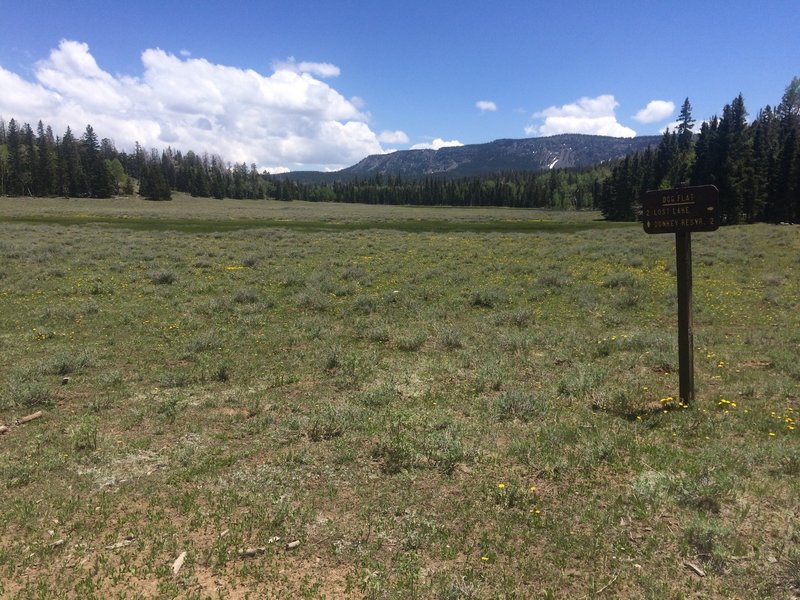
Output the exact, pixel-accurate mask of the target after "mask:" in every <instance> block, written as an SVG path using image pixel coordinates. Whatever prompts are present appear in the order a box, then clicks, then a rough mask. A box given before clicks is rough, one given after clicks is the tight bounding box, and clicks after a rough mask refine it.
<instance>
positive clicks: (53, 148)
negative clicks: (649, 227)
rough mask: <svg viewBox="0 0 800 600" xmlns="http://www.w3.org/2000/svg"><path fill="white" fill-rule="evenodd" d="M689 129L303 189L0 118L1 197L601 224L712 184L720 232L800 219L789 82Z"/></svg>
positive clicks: (682, 119)
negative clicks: (753, 108) (461, 214)
mask: <svg viewBox="0 0 800 600" xmlns="http://www.w3.org/2000/svg"><path fill="white" fill-rule="evenodd" d="M694 127H695V120H694V118H693V117H692V107H691V103H690V102H689V99H688V98H687V99H686V100H685V101H684V103H683V105H682V107H681V111H680V116H679V119H678V124H677V127H676V128H675V130H674V131H669V130H667V131H666V132H665V133H664V134H663V136H662V138H661V141H660V143H659V145H658V146H657V147H655V148H649V149H647V150H645V151H644V152H639V153H636V154H634V155H631V156H628V157H626V158H624V159H621V160H618V161H613V162H611V163H607V164H603V165H598V166H595V167H592V168H584V169H552V170H549V171H545V172H539V173H535V172H528V171H512V172H502V173H495V174H492V175H484V176H475V177H464V178H460V179H452V178H450V179H448V178H444V177H425V178H418V179H412V178H401V177H400V176H398V175H384V174H376V175H374V176H372V177H368V178H363V179H358V180H352V181H335V182H331V183H323V184H304V183H300V182H297V181H293V180H291V179H290V178H289V177H290V176H288V177H275V178H273V177H271V176H270V175H269V174H268V173H266V172H262V173H259V172H258V171H257V169H256V165H254V164H251V165H249V166H248V165H247V164H246V163H242V164H230V163H226V162H225V161H224V160H223V159H222V157H220V156H218V155H209V154H208V153H203V154H196V153H195V152H193V151H191V150H190V151H188V152H186V153H185V154H184V153H182V152H180V151H175V150H173V149H172V148H167V149H166V150H162V151H160V152H159V151H157V150H155V149H151V150H149V151H147V150H145V149H144V148H142V147H141V145H140V144H139V143H138V142H137V143H136V144H135V146H134V149H133V152H131V153H127V152H124V151H123V152H120V151H118V150H117V149H116V148H115V146H114V143H113V142H112V141H111V140H109V139H108V138H103V139H100V140H98V136H97V134H96V133H95V132H94V129H93V128H92V126H91V125H87V126H86V130H85V131H84V133H83V135H81V136H80V137H75V135H74V134H73V133H72V131H71V129H70V128H69V127H67V129H66V131H65V132H64V134H63V135H61V136H55V135H54V134H53V131H52V129H51V127H50V126H44V125H43V124H42V122H41V121H39V123H38V125H37V128H36V132H35V133H34V131H33V128H32V127H31V126H30V125H29V124H27V123H24V124H22V125H19V124H18V123H17V122H16V121H15V120H14V119H11V120H10V121H9V122H8V124H6V123H5V121H4V120H3V119H2V118H0V194H2V195H11V196H79V197H80V196H87V197H94V198H107V197H111V196H114V195H116V194H119V193H124V194H133V193H134V191H136V190H138V193H139V194H140V195H141V196H142V197H145V198H149V199H154V200H167V199H169V198H171V194H172V192H173V191H178V192H184V193H188V194H191V195H192V196H198V197H213V198H220V199H221V198H241V199H264V198H275V199H278V200H307V201H312V202H358V203H366V204H412V205H451V206H507V207H537V208H554V209H584V208H589V209H596V208H599V209H600V210H601V211H602V213H603V215H604V216H605V218H607V219H612V220H635V219H637V218H638V212H639V210H640V198H641V197H642V195H643V194H644V192H645V191H647V190H652V189H664V188H672V187H678V186H680V185H703V184H714V185H716V186H717V187H718V188H719V191H720V209H721V213H722V218H723V221H724V222H725V223H740V222H753V221H771V222H781V221H791V222H798V221H800V79H798V78H796V77H795V78H794V79H793V80H792V82H791V83H790V84H789V86H787V88H786V91H785V93H784V95H783V98H782V100H781V102H780V104H778V106H777V107H775V108H774V109H773V108H771V107H770V106H767V107H766V108H764V109H762V110H760V111H759V113H758V115H757V117H756V119H755V120H754V121H753V122H752V123H748V121H747V111H746V109H745V106H744V100H743V98H742V96H741V94H740V95H739V96H737V97H736V98H735V99H734V100H733V101H732V102H731V103H730V104H727V105H726V106H725V107H724V108H723V111H722V116H721V117H717V116H715V117H713V118H712V119H711V120H709V121H707V122H703V123H702V125H701V126H700V131H699V132H695V130H694ZM136 184H138V186H137V185H136Z"/></svg>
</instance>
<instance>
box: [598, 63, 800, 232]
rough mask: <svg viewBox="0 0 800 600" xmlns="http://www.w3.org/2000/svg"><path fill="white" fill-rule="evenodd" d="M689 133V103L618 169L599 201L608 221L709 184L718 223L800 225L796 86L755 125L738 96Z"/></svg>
mask: <svg viewBox="0 0 800 600" xmlns="http://www.w3.org/2000/svg"><path fill="white" fill-rule="evenodd" d="M694 125H695V120H694V119H693V118H692V114H691V103H690V102H689V99H688V98H687V99H686V100H685V101H684V103H683V106H682V107H681V112H680V116H679V118H678V124H677V127H676V128H675V130H674V131H669V130H667V131H666V132H665V133H664V134H663V136H662V138H661V142H660V143H659V145H658V147H657V148H655V149H653V150H651V149H648V150H646V151H644V152H641V153H636V154H634V155H633V156H628V157H626V158H625V159H623V160H621V161H618V162H617V163H616V164H615V166H614V167H613V168H612V169H611V171H610V175H609V177H608V178H606V179H605V180H604V182H603V185H602V188H601V191H600V194H599V197H598V204H599V208H600V210H601V211H602V213H603V215H604V216H605V217H606V218H607V219H612V220H635V219H637V217H638V212H639V209H640V198H641V197H642V195H643V193H644V192H645V191H647V190H654V189H668V188H674V187H679V186H681V185H705V184H713V185H715V186H717V188H718V189H719V198H720V212H721V217H722V221H723V223H728V224H734V223H752V222H755V221H767V222H773V223H778V222H800V79H798V78H797V77H795V78H794V79H793V80H792V82H791V83H790V84H789V85H788V86H787V87H786V90H785V92H784V94H783V98H782V99H781V102H780V104H778V106H777V107H775V108H772V107H770V106H766V107H765V108H764V109H762V110H760V111H759V112H758V115H757V116H756V118H755V120H753V122H752V123H748V122H747V110H746V109H745V105H744V100H743V98H742V95H741V94H739V95H738V96H737V97H736V98H734V99H733V101H732V102H731V103H730V104H726V105H725V107H724V108H723V109H722V116H721V117H718V116H714V117H713V118H712V119H710V120H709V121H707V122H703V123H702V125H701V126H700V131H699V133H695V132H694Z"/></svg>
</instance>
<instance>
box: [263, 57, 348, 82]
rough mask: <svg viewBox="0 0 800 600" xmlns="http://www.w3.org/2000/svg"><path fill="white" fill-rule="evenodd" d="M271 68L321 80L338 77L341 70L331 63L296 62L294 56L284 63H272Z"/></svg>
mask: <svg viewBox="0 0 800 600" xmlns="http://www.w3.org/2000/svg"><path fill="white" fill-rule="evenodd" d="M272 68H273V69H275V70H276V71H294V72H295V73H311V74H312V75H316V76H318V77H322V78H328V77H338V76H339V75H340V74H341V70H340V69H339V67H337V66H336V65H332V64H331V63H320V62H307V61H303V62H297V61H296V60H295V58H294V56H290V57H289V58H288V59H286V60H285V61H278V62H275V63H273V65H272Z"/></svg>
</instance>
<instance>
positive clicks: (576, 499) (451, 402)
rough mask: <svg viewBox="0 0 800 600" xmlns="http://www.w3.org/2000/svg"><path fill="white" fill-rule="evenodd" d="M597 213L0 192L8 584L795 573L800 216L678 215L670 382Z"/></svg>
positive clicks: (90, 586) (515, 590)
mask: <svg viewBox="0 0 800 600" xmlns="http://www.w3.org/2000/svg"><path fill="white" fill-rule="evenodd" d="M597 219H598V215H597V214H595V213H552V212H542V211H535V210H508V209H461V210H457V209H447V208H427V209H426V208H406V207H370V206H357V205H352V206H350V205H328V204H326V205H315V204H305V203H278V202H247V201H228V200H226V201H214V200H202V199H190V198H186V197H176V198H175V200H173V201H172V202H165V203H148V202H144V201H140V200H134V199H130V198H127V199H125V198H121V199H117V200H110V201H109V200H103V201H98V200H63V199H49V200H41V199H35V200H34V199H19V198H18V199H14V198H2V199H0V232H2V233H1V234H0V302H2V311H0V339H1V340H2V344H0V425H3V426H6V427H7V428H8V429H7V431H6V432H5V433H3V434H2V435H0V499H1V501H2V508H0V597H2V598H25V599H27V598H62V597H63V598H82V599H88V598H97V599H107V598H154V597H158V598H197V599H200V598H229V599H234V598H236V599H239V598H253V599H255V598H375V599H379V598H380V599H383V598H387V599H388V598H396V599H412V598H436V599H441V600H456V599H477V598H481V599H495V598H506V599H510V598H518V599H528V598H534V599H556V598H558V599H575V598H648V599H664V598H667V599H676V600H677V599H689V598H741V599H749V598H778V599H787V600H788V599H790V598H796V597H798V596H800V431H798V429H797V421H798V420H800V228H798V227H796V226H769V225H751V226H742V227H730V228H724V229H721V230H719V231H717V232H714V233H701V234H695V235H694V236H693V250H694V302H695V310H694V342H695V373H696V375H695V379H696V387H697V399H696V402H695V403H694V404H693V405H692V406H690V407H687V406H685V405H682V404H681V403H680V402H679V401H678V400H677V399H676V398H675V396H676V395H677V391H678V379H677V369H678V364H677V331H676V321H677V317H676V312H677V303H676V299H675V270H674V238H673V236H670V235H646V234H644V233H643V231H642V229H641V226H640V225H635V224H612V223H606V222H600V221H597ZM38 411H41V412H42V415H41V416H40V417H39V418H36V419H34V420H31V421H28V422H24V423H22V422H20V423H18V420H19V419H21V418H23V417H26V416H28V415H32V414H35V413H37V412H38Z"/></svg>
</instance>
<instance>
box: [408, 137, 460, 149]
mask: <svg viewBox="0 0 800 600" xmlns="http://www.w3.org/2000/svg"><path fill="white" fill-rule="evenodd" d="M463 145H464V144H462V143H461V142H459V141H458V140H449V141H448V140H443V139H442V138H436V139H435V140H433V141H431V142H424V143H421V144H414V145H413V146H411V149H412V150H438V149H439V148H451V147H454V146H463Z"/></svg>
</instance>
